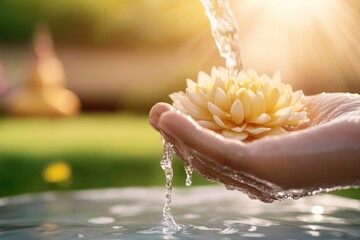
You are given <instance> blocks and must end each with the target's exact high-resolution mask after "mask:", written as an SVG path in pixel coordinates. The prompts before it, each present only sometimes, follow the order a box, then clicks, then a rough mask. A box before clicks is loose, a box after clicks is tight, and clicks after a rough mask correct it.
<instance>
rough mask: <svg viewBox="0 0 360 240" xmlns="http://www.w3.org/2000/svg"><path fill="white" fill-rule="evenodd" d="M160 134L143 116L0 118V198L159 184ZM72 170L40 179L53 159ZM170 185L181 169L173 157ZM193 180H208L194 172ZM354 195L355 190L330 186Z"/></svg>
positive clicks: (181, 177)
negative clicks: (65, 179) (66, 178)
mask: <svg viewBox="0 0 360 240" xmlns="http://www.w3.org/2000/svg"><path fill="white" fill-rule="evenodd" d="M161 157H162V143H161V137H160V134H159V133H157V132H156V131H155V130H153V129H152V128H151V127H150V125H149V124H148V120H147V116H139V115H130V114H106V115H105V114H102V115H99V114H98V115H80V116H78V117H76V118H67V119H44V118H28V119H26V118H25V119H24V118H0V197H1V196H7V195H15V194H20V193H28V192H41V191H48V190H71V189H89V188H108V187H128V186H163V185H164V184H165V177H164V173H163V172H162V170H161V168H160V165H159V162H160V159H161ZM59 160H61V161H65V162H67V163H68V164H69V165H70V166H71V169H72V179H71V182H70V183H69V184H67V185H66V186H58V185H54V184H49V183H46V182H45V181H44V180H43V178H42V172H43V170H44V169H45V168H46V166H47V165H48V164H49V163H51V162H54V161H59ZM174 172H175V173H174V175H175V176H174V185H175V186H184V183H185V172H184V170H183V164H182V162H181V161H180V160H178V159H176V158H175V160H174ZM193 182H194V184H195V185H202V184H209V183H210V182H208V181H206V180H204V179H202V178H201V177H199V176H198V175H196V174H194V181H193ZM334 193H335V194H337V195H341V196H345V197H351V198H356V199H360V190H359V189H352V190H345V191H335V192H334Z"/></svg>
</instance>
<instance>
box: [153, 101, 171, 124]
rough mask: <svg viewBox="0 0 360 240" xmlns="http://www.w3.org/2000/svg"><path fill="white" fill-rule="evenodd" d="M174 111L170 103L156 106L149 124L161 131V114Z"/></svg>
mask: <svg viewBox="0 0 360 240" xmlns="http://www.w3.org/2000/svg"><path fill="white" fill-rule="evenodd" d="M170 110H174V108H173V107H172V106H171V105H170V104H168V103H163V102H161V103H157V104H155V105H154V106H153V107H152V108H151V110H150V113H149V123H150V124H151V126H152V127H153V128H155V129H156V130H157V131H159V128H158V125H159V118H160V116H161V114H163V113H164V112H167V111H170Z"/></svg>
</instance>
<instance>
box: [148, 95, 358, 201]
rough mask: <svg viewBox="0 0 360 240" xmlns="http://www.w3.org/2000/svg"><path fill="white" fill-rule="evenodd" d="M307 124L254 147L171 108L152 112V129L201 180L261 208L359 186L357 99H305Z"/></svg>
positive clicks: (159, 106) (166, 106) (156, 108)
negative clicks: (232, 191)
mask: <svg viewBox="0 0 360 240" xmlns="http://www.w3.org/2000/svg"><path fill="white" fill-rule="evenodd" d="M304 104H305V107H306V109H307V111H308V117H309V119H310V121H309V122H308V123H306V124H303V125H301V126H298V127H297V128H296V129H289V132H288V134H285V135H278V136H269V137H265V138H262V139H258V140H255V141H253V142H248V143H244V142H242V141H239V140H234V139H229V138H224V137H223V136H221V135H219V134H216V133H214V132H213V131H211V130H208V129H205V128H203V127H201V126H199V125H198V124H197V123H196V122H195V121H193V120H191V118H189V117H188V116H186V115H184V114H182V113H180V112H178V111H175V109H174V108H173V107H172V106H170V105H169V104H165V103H158V104H156V105H155V106H154V107H153V108H152V109H151V111H150V115H149V121H150V124H151V125H152V126H153V127H154V128H155V129H156V130H157V131H159V132H161V133H162V134H163V135H164V137H165V139H166V140H168V141H169V142H171V143H172V144H173V145H174V150H175V152H176V154H177V155H178V156H179V157H180V158H181V159H182V160H184V161H188V162H190V163H191V164H192V166H193V167H194V169H195V170H196V171H197V172H198V173H199V174H200V175H202V176H203V177H205V178H207V179H209V180H212V181H216V182H220V183H223V184H225V186H226V187H227V188H228V189H237V190H240V191H242V192H245V193H246V194H247V195H248V196H249V197H251V198H255V199H259V200H261V201H264V202H273V201H276V200H281V199H285V198H298V197H302V196H306V195H310V194H314V193H317V192H321V191H324V190H328V189H336V188H346V187H348V186H356V185H360V95H357V94H347V93H332V94H328V93H327V94H325V93H323V94H319V95H314V96H307V97H305V99H304Z"/></svg>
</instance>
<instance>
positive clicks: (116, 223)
mask: <svg viewBox="0 0 360 240" xmlns="http://www.w3.org/2000/svg"><path fill="white" fill-rule="evenodd" d="M163 204H164V189H163V188H125V189H109V190H92V191H77V192H69V193H63V192H61V193H45V194H37V195H22V196H17V197H11V198H3V199H0V239H6V240H13V239H14V240H15V239H16V240H18V239H56V240H57V239H59V240H62V239H66V240H67V239H224V240H227V239H360V201H358V200H353V199H346V198H342V197H337V196H332V195H318V196H311V197H306V198H302V199H299V200H286V201H283V202H279V203H272V204H265V203H262V202H259V201H256V200H250V199H249V198H247V197H246V196H245V195H243V194H241V193H240V192H232V191H227V190H225V188H224V187H218V186H212V187H191V188H188V189H174V193H173V205H172V212H173V215H174V218H175V220H176V222H177V223H178V224H179V225H180V226H181V230H180V231H178V232H175V233H171V232H164V231H163V228H162V226H161V219H162V207H163Z"/></svg>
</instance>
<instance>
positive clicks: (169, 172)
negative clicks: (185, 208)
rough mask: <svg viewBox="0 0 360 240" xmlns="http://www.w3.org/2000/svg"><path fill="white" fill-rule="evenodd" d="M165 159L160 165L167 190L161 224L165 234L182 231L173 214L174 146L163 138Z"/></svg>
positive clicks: (163, 158)
mask: <svg viewBox="0 0 360 240" xmlns="http://www.w3.org/2000/svg"><path fill="white" fill-rule="evenodd" d="M163 145H164V150H163V157H162V159H161V162H160V165H161V168H162V169H163V170H164V173H165V177H166V189H165V204H164V208H163V220H162V221H161V224H162V225H163V232H164V233H171V232H176V231H178V230H179V229H180V227H179V226H178V225H177V224H176V222H175V220H174V217H173V216H172V214H171V194H172V179H173V176H174V172H173V168H172V160H173V155H172V154H173V146H172V145H171V143H169V142H167V141H166V140H165V139H164V138H163Z"/></svg>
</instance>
